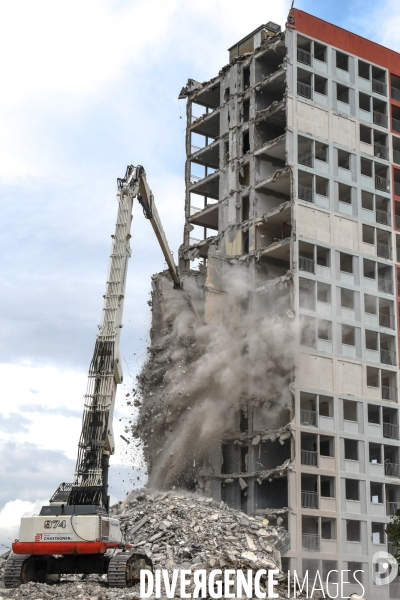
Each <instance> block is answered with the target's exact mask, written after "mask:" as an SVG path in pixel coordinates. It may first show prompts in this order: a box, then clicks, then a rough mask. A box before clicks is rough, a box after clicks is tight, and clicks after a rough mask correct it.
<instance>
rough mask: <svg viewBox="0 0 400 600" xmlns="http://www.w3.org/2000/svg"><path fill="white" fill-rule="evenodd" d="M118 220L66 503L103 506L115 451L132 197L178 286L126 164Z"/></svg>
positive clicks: (141, 179) (151, 212)
mask: <svg viewBox="0 0 400 600" xmlns="http://www.w3.org/2000/svg"><path fill="white" fill-rule="evenodd" d="M117 184H118V194H117V200H118V204H119V207H118V216H117V223H116V226H115V233H114V235H113V236H112V238H113V243H112V250H111V256H110V266H109V271H108V277H107V286H106V293H105V295H104V306H103V317H102V322H101V325H100V326H99V333H98V335H97V340H96V344H95V349H94V354H93V358H92V362H91V364H90V368H89V374H88V385H87V391H86V394H85V407H84V413H83V420H82V431H81V436H80V440H79V444H78V458H77V462H76V468H75V481H74V483H73V484H72V489H71V492H70V494H69V497H68V504H76V505H78V504H79V505H80V504H96V505H104V506H106V507H107V505H108V499H107V498H108V463H109V457H110V455H111V454H114V451H115V441H114V433H113V427H112V423H113V416H114V407H115V397H116V390H117V385H118V384H119V383H121V382H122V379H123V377H122V364H121V357H120V351H119V338H120V333H121V327H122V313H123V306H124V296H125V284H126V275H127V269H128V261H129V258H130V255H131V251H130V244H129V240H130V237H131V235H130V229H131V221H132V207H133V201H134V199H135V198H136V197H137V199H138V202H139V203H140V204H141V206H142V207H143V212H144V215H145V217H146V218H147V219H149V220H150V222H151V225H152V227H153V230H154V232H155V234H156V236H157V239H158V241H159V244H160V246H161V249H162V251H163V254H164V257H165V260H166V262H167V264H168V269H169V272H170V274H171V277H172V280H173V282H174V287H181V284H180V279H179V275H178V271H177V268H176V266H175V263H174V259H173V256H172V252H171V250H170V249H169V246H168V242H167V238H166V236H165V233H164V230H163V227H162V225H161V221H160V218H159V216H158V212H157V209H156V206H155V204H154V197H153V194H152V192H151V190H150V188H149V186H148V184H147V180H146V172H145V170H144V168H143V167H142V166H140V165H139V166H137V167H134V166H132V165H130V166H128V167H127V169H126V173H125V177H124V178H122V179H118V180H117Z"/></svg>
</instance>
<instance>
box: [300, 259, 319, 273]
mask: <svg viewBox="0 0 400 600" xmlns="http://www.w3.org/2000/svg"><path fill="white" fill-rule="evenodd" d="M314 265H315V262H314V260H313V259H312V258H305V257H304V256H299V271H307V273H314V271H315V269H314Z"/></svg>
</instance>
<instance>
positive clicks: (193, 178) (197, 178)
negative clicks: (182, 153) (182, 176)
mask: <svg viewBox="0 0 400 600" xmlns="http://www.w3.org/2000/svg"><path fill="white" fill-rule="evenodd" d="M202 179H204V177H200V176H199V175H191V176H190V183H197V182H198V181H201V180H202Z"/></svg>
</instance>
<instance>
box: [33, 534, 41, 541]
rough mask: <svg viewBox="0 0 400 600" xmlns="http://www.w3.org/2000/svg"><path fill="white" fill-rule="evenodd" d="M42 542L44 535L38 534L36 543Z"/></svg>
mask: <svg viewBox="0 0 400 600" xmlns="http://www.w3.org/2000/svg"><path fill="white" fill-rule="evenodd" d="M41 541H42V534H41V533H37V534H36V535H35V542H41Z"/></svg>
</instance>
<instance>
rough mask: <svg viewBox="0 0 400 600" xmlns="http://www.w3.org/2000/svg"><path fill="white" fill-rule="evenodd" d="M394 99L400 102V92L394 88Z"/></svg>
mask: <svg viewBox="0 0 400 600" xmlns="http://www.w3.org/2000/svg"><path fill="white" fill-rule="evenodd" d="M392 98H393V100H400V90H399V89H397V88H396V87H393V86H392Z"/></svg>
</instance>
